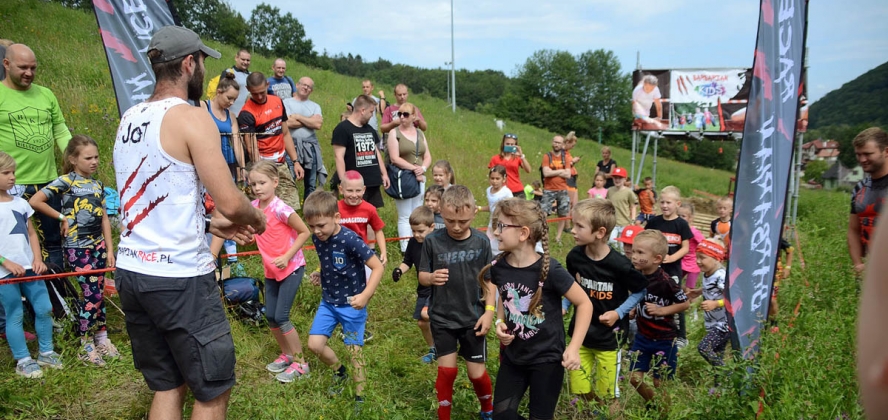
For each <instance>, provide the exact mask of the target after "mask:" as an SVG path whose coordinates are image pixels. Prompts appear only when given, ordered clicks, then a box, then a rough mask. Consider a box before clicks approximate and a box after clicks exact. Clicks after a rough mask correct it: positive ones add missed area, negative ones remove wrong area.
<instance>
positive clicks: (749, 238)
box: [726, 0, 807, 358]
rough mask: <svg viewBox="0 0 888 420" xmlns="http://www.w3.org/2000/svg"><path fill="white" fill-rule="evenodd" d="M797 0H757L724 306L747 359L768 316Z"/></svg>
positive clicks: (801, 0) (790, 121) (790, 120)
mask: <svg viewBox="0 0 888 420" xmlns="http://www.w3.org/2000/svg"><path fill="white" fill-rule="evenodd" d="M806 22H807V2H806V1H805V0H762V2H761V12H760V16H759V29H758V39H757V40H756V49H755V58H754V61H753V75H752V84H751V89H750V92H749V106H748V111H747V112H746V125H745V126H744V129H743V143H742V145H741V149H740V162H739V163H738V167H737V189H736V193H735V200H734V217H733V221H732V223H731V236H730V237H731V248H730V257H729V265H728V288H727V290H726V292H727V295H726V307H727V309H728V313H729V319H730V321H731V328H732V336H731V338H732V341H733V347H734V349H737V350H740V351H741V352H743V355H744V357H747V358H752V357H753V356H754V355H755V353H756V350H757V348H758V341H759V337H760V335H761V327H762V325H763V324H764V322H765V320H766V318H767V316H768V307H769V304H770V296H771V287H772V285H773V281H774V272H775V269H776V264H777V252H778V244H779V242H780V236H781V233H782V231H783V216H784V210H785V204H786V194H787V187H788V184H789V176H790V171H791V169H792V153H793V149H794V148H793V144H794V140H793V139H794V138H795V131H796V119H797V117H798V111H799V105H800V102H801V95H800V93H801V90H800V87H801V85H802V67H803V66H804V51H805V32H806V29H805V25H806Z"/></svg>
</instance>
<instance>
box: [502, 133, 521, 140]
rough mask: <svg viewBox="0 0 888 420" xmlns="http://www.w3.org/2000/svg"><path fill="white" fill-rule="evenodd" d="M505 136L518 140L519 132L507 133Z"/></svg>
mask: <svg viewBox="0 0 888 420" xmlns="http://www.w3.org/2000/svg"><path fill="white" fill-rule="evenodd" d="M503 137H505V138H507V139H515V140H518V135H517V134H512V133H506V134H505V135H504V136H503Z"/></svg>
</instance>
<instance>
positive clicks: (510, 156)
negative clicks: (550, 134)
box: [487, 133, 530, 198]
mask: <svg viewBox="0 0 888 420" xmlns="http://www.w3.org/2000/svg"><path fill="white" fill-rule="evenodd" d="M497 165H501V166H502V167H504V168H506V187H507V188H508V189H509V191H511V192H512V196H513V197H518V198H524V184H522V183H521V174H520V173H518V168H519V167H520V168H522V169H524V172H527V173H530V162H528V161H527V159H526V158H525V157H524V152H522V151H521V146H519V145H518V136H517V135H515V134H512V133H506V134H505V135H504V136H503V140H502V141H501V142H500V152H499V153H498V154H496V155H493V157H491V158H490V163H488V164H487V168H488V169H489V168H493V167H494V166H497Z"/></svg>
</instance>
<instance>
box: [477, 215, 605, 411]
mask: <svg viewBox="0 0 888 420" xmlns="http://www.w3.org/2000/svg"><path fill="white" fill-rule="evenodd" d="M493 226H494V227H495V230H494V235H496V238H497V240H499V243H500V249H501V250H502V251H503V253H502V254H500V255H499V256H497V257H496V258H495V259H494V260H493V262H491V263H490V264H488V265H487V266H486V267H484V269H482V270H481V273H480V274H479V276H478V281H479V282H480V283H481V285H482V287H481V290H484V291H485V292H486V291H487V287H485V286H486V284H487V281H486V280H485V276H487V275H488V274H489V279H490V280H489V281H490V282H492V283H493V284H494V285H495V286H496V288H497V291H498V293H499V300H498V302H499V303H498V304H497V320H496V323H495V326H496V336H497V338H499V340H500V342H501V343H502V344H503V345H504V346H505V347H504V349H503V350H502V353H501V355H502V358H501V360H500V369H499V374H498V376H497V381H496V388H495V389H494V392H493V418H494V419H521V418H524V417H521V416H520V415H519V414H518V406H519V405H520V403H521V399H522V398H523V396H524V393H525V392H526V391H527V388H528V387H530V404H529V405H528V408H529V410H530V419H540V420H542V419H551V418H553V416H554V414H555V406H556V404H557V402H558V394H559V393H560V391H561V384H562V381H563V379H564V368H567V369H570V370H574V369H579V368H580V353H579V351H580V345H581V344H582V343H583V340H582V337H584V336H585V335H586V329H587V328H588V327H589V322H590V321H591V319H592V302H591V301H590V300H589V298H588V297H586V296H585V294H584V293H583V289H582V288H581V287H580V285H579V284H577V283H576V282H574V280H573V278H572V277H571V276H570V274H568V272H567V270H565V269H564V268H562V267H561V264H559V263H558V261H555V259H553V258H551V257H550V256H549V239H548V238H549V227H548V224H546V215H545V213H543V211H542V209H541V208H540V206H538V205H537V204H536V203H535V202H533V201H527V200H522V199H519V198H510V199H506V200H503V201H500V202H499V203H498V204H497V206H496V210H495V212H494V224H493ZM537 241H542V246H543V254H542V255H540V254H538V253H537V251H536V250H535V246H536V243H537ZM488 271H489V273H488ZM562 296H565V297H567V299H568V300H570V301H571V303H573V304H574V305H576V313H577V323H576V326H575V328H574V333H573V336H572V337H571V342H570V345H568V346H566V348H565V343H564V323H563V319H562V315H561V297H562Z"/></svg>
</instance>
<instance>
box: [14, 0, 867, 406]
mask: <svg viewBox="0 0 888 420" xmlns="http://www.w3.org/2000/svg"><path fill="white" fill-rule="evenodd" d="M0 22H2V26H0V27H2V28H3V31H2V33H0V36H2V37H5V38H10V39H13V40H15V41H18V42H23V43H25V44H28V45H29V46H31V47H32V48H33V49H34V50H35V51H36V53H37V57H38V60H39V69H38V74H37V81H36V82H37V83H38V84H42V85H45V86H47V87H49V88H50V89H52V90H53V91H54V92H55V94H56V95H57V97H58V99H59V102H60V103H61V105H62V110H63V112H64V114H65V117H66V119H67V121H68V125H69V126H70V127H71V128H72V129H74V131H75V132H77V133H86V134H89V135H91V136H93V137H94V138H96V139H97V140H98V141H99V143H100V146H101V147H100V152H101V153H102V156H103V157H104V161H105V162H106V164H104V165H102V167H101V169H100V172H99V175H98V176H99V178H101V179H102V180H103V181H105V182H107V183H109V184H113V183H114V172H113V167H112V166H111V165H110V164H108V162H110V160H111V148H112V144H113V141H114V136H115V130H116V127H117V123H118V118H117V115H116V113H117V107H116V103H115V102H114V97H113V89H112V85H111V80H110V75H109V72H108V69H107V64H106V62H105V56H104V52H103V50H102V47H101V40H100V39H99V35H98V31H97V29H96V23H95V18H94V17H93V16H92V15H91V14H86V13H81V12H76V11H70V10H66V9H64V8H62V7H60V6H58V5H55V4H48V3H45V2H42V1H38V0H8V1H4V2H0ZM209 44H210V45H211V46H213V47H214V48H218V49H219V50H220V51H221V52H222V54H223V59H221V60H208V61H207V79H209V77H212V76H213V75H215V74H217V73H218V72H221V70H222V69H223V68H225V67H228V66H230V65H231V64H232V62H233V57H234V53H235V51H236V50H235V48H234V47H232V46H226V45H219V44H217V43H212V42H210V43H209ZM272 60H273V58H272V57H260V56H257V55H254V56H253V64H252V67H251V68H252V69H253V70H259V71H263V72H265V71H268V70H269V69H270V68H271V63H272ZM288 74H289V75H291V76H293V77H294V78H298V77H300V76H303V75H307V76H310V77H312V78H313V79H314V81H315V92H314V93H313V95H312V99H313V100H314V101H316V102H318V103H319V104H320V105H321V107H322V109H323V111H324V117H325V120H326V121H325V124H324V126H323V128H322V129H321V130H320V132H319V133H318V135H319V138H321V139H322V144H323V145H326V144H328V140H329V138H330V135H331V132H332V130H333V128H334V127H335V125H336V123H337V122H338V121H339V114H340V113H341V112H342V111H344V108H345V102H349V101H351V100H352V98H354V96H355V95H357V94H358V93H360V80H359V79H356V78H349V77H344V76H341V75H337V74H334V73H331V72H326V71H319V70H314V69H309V68H307V67H305V66H303V65H301V64H299V63H295V62H293V61H292V60H291V61H290V62H289V69H288ZM380 88H381V89H385V90H386V92H387V96H388V97H390V98H393V97H394V95H393V94H392V93H391V92H392V86H377V89H380ZM410 101H411V102H414V103H415V104H416V105H417V106H419V107H420V108H421V109H422V112H423V114H424V115H425V117H426V119H427V121H428V123H429V127H430V129H429V132H428V133H427V136H428V138H429V141H430V148H431V151H432V156H433V158H434V159H448V160H449V161H450V162H451V163H452V164H453V166H454V167H455V168H456V176H457V182H458V183H464V184H466V185H468V186H469V187H470V188H471V189H472V190H473V192H474V193H475V195H476V197H481V198H482V199H481V200H479V201H483V196H484V189H485V188H486V187H487V182H486V173H487V170H486V167H487V162H488V160H489V159H490V156H491V155H493V154H494V153H496V151H497V149H498V145H499V142H500V138H501V134H500V133H499V131H497V130H496V127H495V125H494V123H493V118H492V117H490V116H487V115H481V114H475V113H472V112H467V111H465V110H459V111H458V112H457V113H456V114H453V113H452V112H451V111H450V108H449V107H448V106H447V105H446V104H445V103H444V102H443V101H441V100H438V99H434V98H431V97H430V96H426V95H412V96H411V97H410ZM507 128H508V131H510V132H514V133H517V134H518V135H519V138H520V144H521V146H522V147H523V149H524V151H525V153H526V154H527V155H528V157H529V160H530V161H531V163H532V166H533V167H534V169H533V171H532V173H530V174H526V175H524V178H523V180H524V181H525V183H528V182H529V181H531V180H533V179H537V177H538V175H537V174H538V171H537V169H536V167H537V166H539V162H540V160H541V156H542V154H543V153H545V152H546V151H548V150H549V149H550V145H549V144H550V140H551V138H552V136H553V135H554V134H553V133H550V132H546V131H544V130H541V129H537V128H534V127H530V126H527V125H524V124H520V123H518V122H513V121H507ZM561 134H564V133H561ZM605 144H607V139H605ZM324 153H325V154H324V157H325V160H326V162H327V164H328V166H330V167H332V163H333V160H332V151H331V150H330V148H329V147H326V146H324ZM573 153H574V155H575V156H582V157H583V159H582V160H581V161H580V163H579V171H580V174H581V177H580V186H581V191H582V190H585V189H588V188H589V187H590V186H591V183H592V177H591V174H592V173H593V170H594V166H595V162H597V161H598V160H599V159H600V145H599V144H598V143H597V142H594V141H591V140H588V139H581V141H580V143H579V145H578V146H577V147H576V149H575V150H574V152H573ZM613 155H614V159H616V160H617V161H618V162H619V163H620V164H621V165H623V166H626V167H627V168H628V167H629V166H630V153H629V151H626V150H622V149H614V150H613ZM651 165H652V159H650V157H648V159H647V161H646V162H645V168H646V169H645V174H644V175H649V174H650V168H651ZM731 175H732V174H730V173H728V172H725V171H718V170H712V169H705V168H700V167H696V166H692V165H688V164H683V163H679V162H674V161H669V160H667V159H659V162H658V175H657V179H658V185H659V186H660V187H663V186H666V185H669V184H672V185H676V186H678V187H679V188H681V189H682V191H684V193H685V195H691V194H692V191H693V190H695V189H696V190H701V191H706V192H709V193H712V194H717V195H722V194H725V193H726V192H727V185H728V180H729V178H730V176H731ZM799 213H800V217H801V220H800V222H799V226H798V227H799V231H800V233H801V239H802V248H803V251H804V256H805V261H806V262H807V266H806V267H805V268H802V265H801V264H800V263H798V262H796V263H794V264H793V267H794V270H795V271H794V272H793V276H792V278H791V279H790V280H789V281H787V282H785V283H784V286H783V288H782V289H781V294H780V302H781V305H782V312H781V314H780V317H779V320H780V325H781V332H780V333H778V334H766V335H765V337H764V339H763V342H762V352H761V354H760V356H759V357H758V361H757V362H758V363H757V369H758V370H757V372H758V373H759V374H758V375H757V376H756V377H755V382H754V385H753V387H752V388H751V389H745V388H743V387H742V386H741V385H742V384H741V383H739V379H740V378H742V375H740V374H735V375H734V376H733V378H735V379H738V383H737V384H736V388H731V389H729V390H727V391H725V392H723V393H722V395H721V396H720V397H718V398H716V397H710V396H708V394H707V390H708V388H709V387H710V383H711V380H710V377H711V375H712V373H713V372H712V371H711V369H710V368H708V365H707V364H706V363H705V362H704V361H703V359H702V358H700V356H699V355H698V354H697V352H696V349H695V348H694V345H695V344H696V342H698V341H699V339H700V337H702V335H703V327H702V316H700V319H698V320H697V321H696V322H694V323H693V324H692V325H691V329H690V338H691V342H692V346H689V347H688V348H686V349H684V350H683V351H682V352H681V359H680V363H679V374H678V379H677V380H676V381H673V382H670V383H669V384H668V385H667V386H666V388H665V390H666V391H667V392H669V393H670V394H671V396H672V403H673V405H672V411H671V415H670V418H676V419H679V418H722V417H733V418H753V417H754V412H755V410H757V409H758V407H759V401H760V400H761V402H762V403H763V404H764V414H763V416H764V417H763V418H776V419H783V418H793V419H796V418H835V417H836V416H838V415H842V414H847V415H848V416H849V417H850V418H862V413H861V410H860V408H859V407H858V404H857V400H858V391H857V383H856V380H855V374H854V344H853V343H854V325H855V317H856V308H857V286H856V285H857V283H856V281H855V280H854V278H853V276H852V275H851V272H850V268H849V264H848V262H847V256H846V255H847V252H846V247H845V244H844V233H843V232H844V229H845V226H846V225H847V198H846V196H845V195H843V194H836V193H829V192H825V191H816V192H808V191H805V192H803V195H802V202H801V204H800V209H799ZM380 216H381V217H382V218H383V220H386V221H389V222H390V223H389V225H388V226H387V227H386V234H387V235H389V236H395V235H396V229H395V225H394V223H393V221H394V220H395V219H396V213H395V209H394V204H393V202H392V201H391V200H388V199H387V201H386V206H385V207H384V208H383V209H382V210H381V214H380ZM486 223H487V215H486V214H482V215H480V216H479V217H477V218H476V222H475V225H476V226H483V225H486ZM572 241H573V239H572V238H571V237H569V236H565V241H564V242H565V244H564V246H554V247H553V250H552V251H553V255H554V256H555V257H556V258H558V259H560V260H562V261H563V259H564V256H565V255H566V253H567V251H568V250H569V247H570V246H571V245H572V243H573V242H572ZM389 250H390V255H391V256H392V259H393V260H395V259H397V256H398V255H399V253H398V251H397V247H396V246H394V245H392V246H390V247H389ZM306 257H307V259H308V261H309V263H308V267H309V269H313V268H314V267H316V266H317V258H316V256H315V254H314V253H313V252H311V251H308V252H306ZM246 265H247V268H248V271H249V272H250V273H251V274H253V275H254V276H259V275H260V274H261V267H260V265H259V262H258V260H256V259H255V258H252V259H249V258H248V259H246ZM392 268H393V265H392V264H389V267H388V270H391V269H392ZM386 277H388V276H386ZM805 280H807V282H808V283H809V285H808V286H805V283H804V281H805ZM415 281H416V279H415V275H414V274H413V272H411V273H409V274H407V275H405V277H404V278H403V280H402V281H401V282H400V283H392V282H391V280H390V279H388V278H386V279H384V281H383V284H382V286H381V287H380V288H379V289H378V291H377V294H376V296H375V297H374V299H373V301H372V302H371V303H370V307H369V308H370V323H369V328H370V329H371V330H372V331H373V332H374V334H375V335H376V338H375V339H374V340H373V341H371V342H370V343H368V344H367V346H366V347H365V349H364V354H365V357H366V360H367V361H368V372H369V386H368V388H367V391H366V396H367V398H368V402H367V404H366V408H365V411H364V416H363V418H378V419H420V418H430V417H433V416H434V414H433V413H434V409H435V407H436V404H435V397H434V380H435V374H436V370H435V367H434V366H426V365H422V364H421V363H420V362H419V357H420V356H421V355H422V354H423V353H424V342H423V340H422V338H421V336H420V334H419V331H418V329H417V328H416V325H415V322H414V321H413V320H412V319H411V316H410V315H411V313H412V308H413V303H414V299H415V296H414V288H415ZM319 300H320V291H319V290H318V289H317V288H314V287H312V286H311V285H309V284H308V283H307V282H306V285H305V286H303V287H302V289H301V290H300V291H299V294H298V295H297V298H296V302H295V304H294V309H293V312H292V316H293V321H294V325H296V326H297V329H298V331H300V333H301V335H302V337H303V339H304V340H305V339H306V338H307V337H306V332H307V330H308V328H309V326H310V323H311V319H312V316H313V314H314V311H315V309H316V307H317V304H318V302H319ZM797 302H801V303H802V306H801V310H800V312H799V316H798V318H796V319H795V320H793V321H792V326H790V317H791V315H792V309H793V307H794V306H795V305H796V303H797ZM108 318H109V324H110V326H111V328H112V338H113V339H114V340H115V342H117V343H118V344H119V347H120V348H121V350H122V352H123V357H122V359H121V360H120V361H118V362H116V363H111V364H110V365H109V367H108V368H106V369H93V368H89V367H86V366H84V365H82V364H80V363H79V362H78V361H76V359H75V352H76V349H77V343H76V339H75V338H72V337H70V336H61V337H59V336H57V337H56V339H55V341H56V345H57V348H58V349H59V350H60V351H61V352H62V354H63V356H64V358H65V361H66V363H67V367H66V369H65V370H63V371H52V372H47V374H46V376H45V378H44V379H42V380H39V381H29V380H22V379H19V378H17V377H16V376H15V374H14V373H13V367H14V361H13V360H12V358H11V357H10V354H9V352H8V351H6V350H0V417H2V418H20V419H34V418H57V419H80V418H93V419H104V418H144V417H145V414H146V412H147V410H148V407H149V404H150V401H151V392H150V391H149V390H148V389H147V388H146V386H145V384H144V381H143V380H142V377H141V375H140V374H139V372H138V371H136V370H135V369H134V368H133V366H132V362H131V358H130V356H131V353H130V346H129V341H128V337H127V336H126V334H125V333H124V331H123V317H122V316H121V314H120V313H119V312H118V311H117V310H116V309H114V308H113V307H109V308H108ZM232 330H233V334H234V338H235V345H236V348H237V357H238V365H237V377H238V385H237V386H236V387H235V389H234V392H233V394H232V399H231V405H230V411H229V412H230V415H231V417H232V418H237V419H240V418H262V419H265V418H298V419H320V418H323V419H344V418H351V417H352V415H351V404H350V403H349V402H350V399H349V398H347V397H340V398H333V399H331V398H328V397H327V396H326V394H325V391H326V389H327V386H328V385H329V383H330V373H329V370H328V369H326V368H325V367H324V366H323V365H322V364H321V363H320V362H319V361H318V359H317V358H316V357H314V356H313V355H308V356H307V359H308V361H309V364H310V365H311V369H312V377H311V378H310V379H308V380H305V381H301V382H299V383H295V384H290V385H281V384H278V383H277V382H276V381H275V380H274V379H273V377H272V375H270V374H268V373H266V372H265V371H264V365H265V364H266V363H268V362H270V361H271V360H272V359H273V358H274V357H275V356H276V355H277V350H276V345H275V344H274V340H273V339H272V337H271V336H270V334H268V332H267V330H264V329H260V328H255V327H249V326H246V325H244V324H242V323H240V322H237V321H233V322H232ZM332 342H333V343H334V344H333V346H334V350H336V352H337V354H339V355H345V349H344V348H343V347H342V345H341V343H339V342H337V340H335V339H334V340H332ZM489 349H490V361H489V363H488V364H487V365H488V369H489V370H490V371H491V374H492V376H493V374H495V373H496V371H497V363H496V360H497V357H498V346H497V343H496V342H495V340H490V341H489ZM778 354H779V358H777V355H778ZM733 366H734V367H735V368H736V369H738V372H739V371H740V370H742V369H743V368H744V367H745V366H746V365H745V364H742V363H741V364H734V365H733ZM627 376H628V375H627ZM621 387H622V391H623V395H624V398H622V399H621V400H620V402H621V404H622V405H623V406H624V411H623V412H624V418H628V419H635V418H647V417H646V416H647V413H646V412H645V411H644V410H643V409H642V403H641V399H640V397H638V395H637V393H635V391H634V390H632V389H630V388H629V384H628V381H624V382H622V383H621ZM759 389H762V390H764V395H765V396H764V397H763V398H761V399H760V398H759ZM740 390H743V391H744V396H742V397H738V396H737V392H735V391H740ZM568 400H569V397H568V396H567V395H564V394H562V401H561V403H560V404H559V412H558V414H557V416H556V417H557V418H577V419H579V418H585V417H582V416H578V415H575V414H574V413H572V412H571V411H569V409H568V408H567V407H568V404H567V402H568ZM476 411H477V401H476V399H475V397H474V393H473V392H472V390H471V384H470V383H469V382H468V380H467V378H466V376H465V374H464V373H461V374H460V376H459V378H458V380H457V383H456V393H455V395H454V418H458V419H462V418H472V416H474V415H475V414H474V413H475V412H476ZM651 418H652V417H651Z"/></svg>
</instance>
